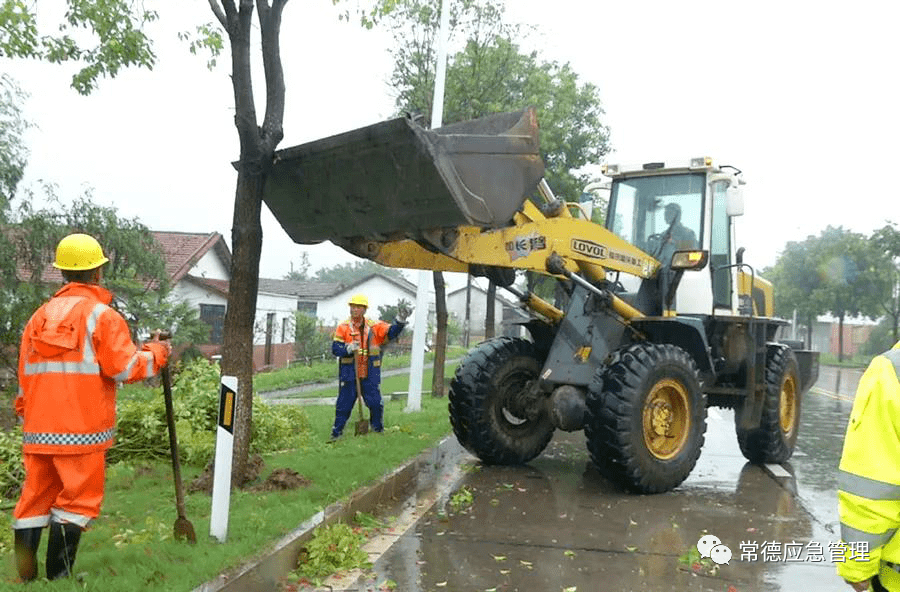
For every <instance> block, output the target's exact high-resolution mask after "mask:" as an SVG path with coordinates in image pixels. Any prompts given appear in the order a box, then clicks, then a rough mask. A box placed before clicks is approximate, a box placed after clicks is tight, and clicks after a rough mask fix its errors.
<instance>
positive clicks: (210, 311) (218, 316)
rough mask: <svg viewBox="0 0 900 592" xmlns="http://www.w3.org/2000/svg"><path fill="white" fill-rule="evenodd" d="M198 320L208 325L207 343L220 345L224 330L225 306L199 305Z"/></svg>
mask: <svg viewBox="0 0 900 592" xmlns="http://www.w3.org/2000/svg"><path fill="white" fill-rule="evenodd" d="M200 320H201V321H203V322H204V323H206V324H207V325H209V343H212V344H215V345H221V344H222V341H223V335H224V329H225V305H224V304H201V305H200Z"/></svg>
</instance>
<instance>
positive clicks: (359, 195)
mask: <svg viewBox="0 0 900 592" xmlns="http://www.w3.org/2000/svg"><path fill="white" fill-rule="evenodd" d="M543 174H544V163H543V161H542V160H541V157H540V154H539V152H538V129H537V118H536V117H535V114H534V111H533V110H532V109H528V110H525V111H519V112H514V113H501V114H497V115H492V116H489V117H485V118H482V119H475V120H472V121H467V122H463V123H458V124H454V125H448V126H445V127H441V128H438V129H434V130H427V129H424V128H422V127H421V126H419V125H418V124H416V123H414V122H413V121H412V120H410V119H408V118H399V119H393V120H390V121H385V122H383V123H377V124H374V125H370V126H367V127H363V128H360V129H356V130H353V131H350V132H346V133H343V134H339V135H336V136H331V137H329V138H323V139H321V140H316V141H314V142H309V143H307V144H302V145H300V146H295V147H292V148H286V149H284V150H279V151H278V152H276V153H275V160H274V164H273V167H272V170H271V172H270V173H269V175H268V178H267V181H266V186H265V190H264V193H263V199H264V200H265V202H266V204H267V205H268V207H269V209H270V210H271V211H272V213H273V214H274V215H275V218H276V219H277V220H278V222H279V223H280V224H281V226H282V228H284V230H285V231H286V232H287V233H288V235H289V236H290V237H291V239H293V240H294V242H297V243H317V242H321V241H325V240H334V241H337V240H340V239H344V238H364V239H367V240H386V239H388V238H389V237H390V238H391V240H394V239H396V238H397V237H404V238H413V239H415V238H419V237H421V236H422V232H423V231H427V230H431V229H435V228H446V227H455V226H459V225H476V226H482V227H499V226H504V225H506V224H508V223H509V222H510V220H511V219H512V216H513V214H514V213H515V212H516V210H518V209H519V208H520V207H521V206H522V203H523V202H524V200H525V199H526V198H527V197H528V196H529V195H530V194H531V192H532V191H534V189H535V187H536V186H537V183H538V182H539V181H540V179H541V177H542V176H543Z"/></svg>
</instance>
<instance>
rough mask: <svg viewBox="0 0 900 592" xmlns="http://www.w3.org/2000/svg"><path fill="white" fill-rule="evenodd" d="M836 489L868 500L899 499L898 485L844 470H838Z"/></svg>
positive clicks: (899, 489) (899, 487)
mask: <svg viewBox="0 0 900 592" xmlns="http://www.w3.org/2000/svg"><path fill="white" fill-rule="evenodd" d="M838 489H840V490H841V491H844V492H847V493H852V494H853V495H858V496H859V497H864V498H866V499H870V500H900V485H894V484H893V483H886V482H884V481H878V480H876V479H870V478H868V477H863V476H861V475H854V474H853V473H849V472H847V471H844V470H840V471H839V472H838Z"/></svg>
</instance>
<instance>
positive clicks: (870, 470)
mask: <svg viewBox="0 0 900 592" xmlns="http://www.w3.org/2000/svg"><path fill="white" fill-rule="evenodd" d="M892 358H897V361H898V362H900V350H897V349H896V348H895V349H894V350H892V351H891V352H889V354H886V355H882V356H878V357H876V358H875V359H874V360H872V363H871V364H870V365H869V367H868V369H867V370H866V372H865V374H863V376H862V378H861V379H860V382H859V387H858V388H857V391H856V398H855V399H854V402H853V410H852V411H851V413H850V420H849V422H848V425H847V433H846V436H845V438H844V450H843V453H842V456H841V463H840V470H839V474H838V510H839V514H840V520H841V539H842V540H843V541H844V543H847V544H848V545H849V544H851V543H855V544H858V543H864V544H867V545H868V553H867V554H863V555H862V557H860V556H859V554H856V555H857V556H856V557H854V556H853V555H852V554H851V553H849V552H848V553H847V554H846V560H845V561H844V562H838V563H837V571H838V574H839V575H840V576H841V577H842V578H844V579H845V580H848V581H850V582H859V581H863V580H867V579H869V578H871V577H872V576H874V575H876V574H878V573H879V571H880V568H881V562H882V560H885V561H890V562H892V563H897V562H898V561H900V556H894V555H896V553H897V551H898V548H897V547H898V545H897V544H896V541H892V539H894V538H895V534H896V532H897V529H898V527H900V383H898V381H897V373H896V370H895V363H894V361H893V360H892ZM886 547H887V549H888V556H887V557H885V550H886Z"/></svg>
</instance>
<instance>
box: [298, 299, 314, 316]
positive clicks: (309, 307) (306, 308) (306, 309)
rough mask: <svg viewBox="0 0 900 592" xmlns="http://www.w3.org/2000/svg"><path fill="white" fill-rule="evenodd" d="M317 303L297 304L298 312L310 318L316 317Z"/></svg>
mask: <svg viewBox="0 0 900 592" xmlns="http://www.w3.org/2000/svg"><path fill="white" fill-rule="evenodd" d="M316 307H317V303H315V302H302V301H298V302H297V311H298V312H302V313H304V314H308V315H310V316H316Z"/></svg>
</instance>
